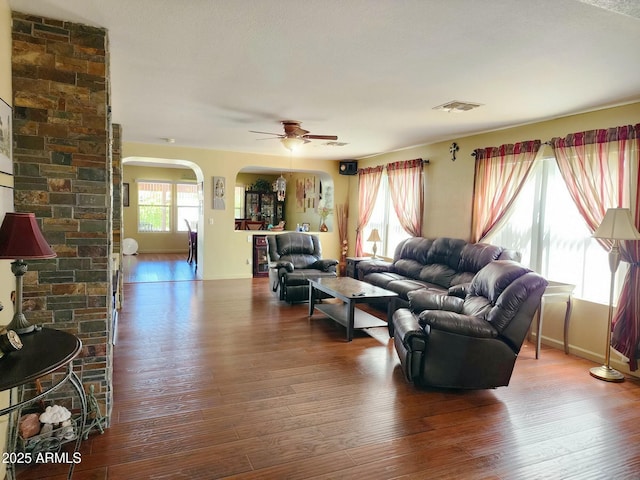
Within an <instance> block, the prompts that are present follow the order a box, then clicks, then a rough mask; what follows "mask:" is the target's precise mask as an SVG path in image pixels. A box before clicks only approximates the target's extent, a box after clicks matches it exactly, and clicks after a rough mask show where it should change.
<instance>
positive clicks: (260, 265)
mask: <svg viewBox="0 0 640 480" xmlns="http://www.w3.org/2000/svg"><path fill="white" fill-rule="evenodd" d="M253 276H254V277H268V276H269V255H268V253H267V237H266V235H254V236H253Z"/></svg>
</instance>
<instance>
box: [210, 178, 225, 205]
mask: <svg viewBox="0 0 640 480" xmlns="http://www.w3.org/2000/svg"><path fill="white" fill-rule="evenodd" d="M225 183H226V182H225V178H224V177H213V209H214V210H224V209H225V198H226V196H225V195H226V190H227V189H226V185H225Z"/></svg>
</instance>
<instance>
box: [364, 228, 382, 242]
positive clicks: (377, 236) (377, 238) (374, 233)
mask: <svg viewBox="0 0 640 480" xmlns="http://www.w3.org/2000/svg"><path fill="white" fill-rule="evenodd" d="M381 241H382V239H381V238H380V234H379V233H378V229H377V228H374V229H373V230H371V234H370V235H369V238H367V242H381Z"/></svg>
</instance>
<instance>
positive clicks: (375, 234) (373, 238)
mask: <svg viewBox="0 0 640 480" xmlns="http://www.w3.org/2000/svg"><path fill="white" fill-rule="evenodd" d="M381 241H382V239H381V238H380V234H379V233H378V229H377V228H374V229H373V230H371V234H370V235H369V238H367V242H373V256H372V257H371V258H373V259H376V258H378V257H377V255H376V252H377V251H378V246H377V245H376V243H377V242H381Z"/></svg>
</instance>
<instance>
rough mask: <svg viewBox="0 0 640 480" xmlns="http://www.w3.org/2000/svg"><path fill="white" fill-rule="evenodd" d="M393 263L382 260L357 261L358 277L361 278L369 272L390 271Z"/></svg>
mask: <svg viewBox="0 0 640 480" xmlns="http://www.w3.org/2000/svg"><path fill="white" fill-rule="evenodd" d="M392 271H393V263H392V262H387V261H384V260H362V261H361V262H358V277H359V278H360V280H362V279H363V278H364V277H365V276H366V275H369V274H370V273H379V272H392Z"/></svg>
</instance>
